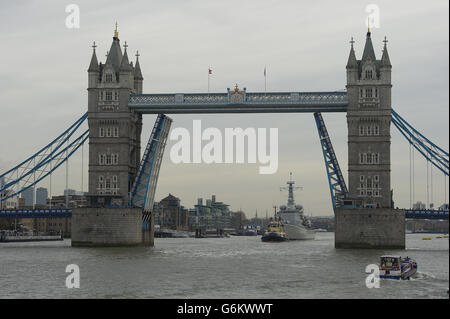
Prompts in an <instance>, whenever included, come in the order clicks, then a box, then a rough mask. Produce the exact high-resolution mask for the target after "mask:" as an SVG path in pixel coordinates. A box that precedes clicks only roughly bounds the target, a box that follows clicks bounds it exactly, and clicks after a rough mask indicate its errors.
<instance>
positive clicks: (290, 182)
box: [280, 172, 303, 207]
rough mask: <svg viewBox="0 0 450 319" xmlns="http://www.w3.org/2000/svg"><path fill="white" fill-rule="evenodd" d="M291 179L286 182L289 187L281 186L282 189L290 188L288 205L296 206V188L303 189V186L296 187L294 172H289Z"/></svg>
mask: <svg viewBox="0 0 450 319" xmlns="http://www.w3.org/2000/svg"><path fill="white" fill-rule="evenodd" d="M289 176H290V178H289V181H287V182H286V184H288V187H280V191H282V190H286V189H287V190H288V202H287V206H288V207H294V206H295V201H294V190H297V189H303V187H294V184H295V182H294V181H293V180H292V172H290V173H289Z"/></svg>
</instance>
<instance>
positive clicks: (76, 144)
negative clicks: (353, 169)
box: [0, 32, 449, 229]
mask: <svg viewBox="0 0 450 319" xmlns="http://www.w3.org/2000/svg"><path fill="white" fill-rule="evenodd" d="M369 40H370V32H369V33H368V41H369ZM114 43H115V44H113V46H114V52H115V55H116V56H115V57H116V59H119V58H120V59H122V53H121V52H119V50H120V46H119V45H118V34H117V35H116V34H115V37H114ZM369 44H370V46H371V42H370V43H369ZM366 47H367V43H366ZM125 48H126V45H125ZM385 49H386V46H385ZM372 50H373V49H372ZM352 52H353V43H352ZM365 52H366V50H365ZM352 54H353V55H354V53H351V55H352ZM385 54H386V55H387V51H385ZM385 54H384V55H383V59H385ZM365 55H366V53H365ZM371 55H373V53H371V52H369V54H367V59H368V61H369V62H368V63H369V64H370V63H372V64H371V65H374V68H375V67H377V66H376V63H374V62H373V61H372V62H371V60H370V58H371ZM137 56H138V55H137ZM94 58H95V63H92V62H91V66H90V70H89V71H90V72H91V73H92V77H91V73H90V81H91V82H92V83H94V84H95V83H97V81H100V79H99V78H98V75H96V73H95V72H99V71H98V66H97V65H96V62H97V60H96V57H95V47H94V54H93V60H92V61H94ZM125 58H126V62H127V63H128V58H127V55H126V51H125V53H124V56H123V59H122V63H121V64H120V68H119V66H116V65H115V64H114V63H112V64H111V65H109V66H108V64H106V66H105V65H103V66H102V64H101V63H100V66H101V67H105V69H106V70H107V69H108V67H109V68H111V70H113V69H114V67H117V68H118V70H119V71H120V72H122V73H123V74H127V73H126V72H131V71H130V69H129V67H128V65H127V64H126V63H124V62H123V60H124V59H125ZM351 58H352V56H351ZM363 58H364V57H363ZM353 59H354V56H353ZM387 59H388V58H387ZM349 61H350V59H349ZM107 62H108V61H107ZM119 62H120V61H119ZM381 62H383V60H382V61H381ZM352 63H353V64H354V63H356V62H349V65H350V66H351V67H352ZM377 63H378V62H377ZM116 64H117V62H116ZM131 65H132V64H131ZM138 66H139V64H138V61H137V63H136V67H135V68H136V69H135V70H137V68H138ZM100 69H101V68H100ZM135 72H136V71H135ZM366 72H367V71H366ZM122 73H120V74H122ZM117 74H118V73H117ZM113 78H114V77H113ZM134 79H135V81H136V79H138V80H140V81H141V82H140V83H139V81H138V85H140V90H141V89H142V75H141V74H140V68H139V72H138V75H137V77H136V73H135V78H134ZM91 82H90V83H91ZM348 94H349V93H348V92H347V91H345V90H344V91H330V92H264V93H262V92H247V90H246V89H245V88H244V89H243V90H239V89H238V87H237V85H236V87H235V89H234V90H230V89H228V91H227V92H226V93H198V94H192V93H190V94H182V93H176V94H140V93H138V94H136V93H132V94H130V95H129V98H128V102H127V107H128V109H129V110H130V111H131V112H134V113H135V114H137V115H139V116H141V115H142V114H158V117H157V119H156V122H155V126H154V128H153V131H152V133H151V136H150V139H149V141H148V143H147V147H146V149H145V152H144V154H143V157H142V159H141V161H140V165H139V167H138V169H137V173H136V176H135V178H134V180H132V181H131V188H130V190H129V195H128V203H125V206H127V207H139V208H142V210H143V227H144V228H146V229H149V227H150V225H149V224H150V221H151V210H152V206H153V201H154V196H155V190H156V185H157V181H158V175H159V168H160V165H161V160H162V156H163V152H164V147H165V144H166V140H167V136H168V133H169V130H170V125H171V123H172V120H171V119H170V118H169V117H167V116H165V115H164V114H199V113H237V114H239V113H304V112H311V113H314V118H315V122H316V126H317V130H318V134H319V141H320V145H321V148H322V152H323V157H324V162H325V168H326V172H327V177H328V182H329V188H330V195H331V202H332V206H333V208H334V209H336V208H340V207H346V206H349V205H350V206H351V205H352V204H351V202H350V201H348V200H347V199H348V193H349V191H348V189H347V186H346V183H345V180H344V177H343V174H342V172H341V169H340V166H339V163H338V160H337V158H336V154H335V152H334V150H333V147H332V143H331V140H330V137H329V134H328V132H327V129H326V126H325V122H324V120H323V118H322V115H321V113H323V112H347V108H348V107H349V95H348ZM371 94H372V93H371ZM101 96H102V97H103V93H101ZM365 98H366V99H368V98H367V97H365ZM107 99H108V95H107V94H106V100H107ZM370 99H372V98H371V97H370ZM102 103H106V102H102ZM103 105H106V104H102V106H101V107H105V106H103ZM99 108H100V104H99ZM105 110H106V111H108V112H109V111H111V110H110V109H105ZM87 118H88V113H86V114H84V115H83V116H82V117H81V118H80V119H79V120H77V121H76V122H75V123H74V124H73V125H71V126H70V127H69V128H68V129H67V130H66V131H65V132H64V133H62V134H61V135H60V136H58V137H57V138H56V139H55V140H53V141H52V142H51V143H49V144H48V145H47V146H46V147H44V148H43V149H41V150H40V151H39V152H37V153H36V154H34V155H33V156H31V157H29V158H28V159H27V160H25V161H24V162H22V163H20V164H19V165H17V166H16V167H14V168H12V169H11V170H8V171H7V172H6V173H3V174H1V175H0V194H2V196H1V198H0V203H1V202H3V201H5V200H6V199H8V198H10V197H13V196H16V195H18V194H20V193H21V192H22V191H24V190H26V189H28V188H30V187H33V186H34V185H36V184H37V183H39V182H40V181H42V180H43V179H44V178H45V177H47V176H49V175H50V174H51V173H52V172H53V171H55V170H56V169H58V168H59V167H60V166H61V165H62V163H64V162H65V161H67V160H68V159H69V158H70V157H71V155H73V153H74V152H75V151H76V150H78V149H79V148H80V146H81V145H83V143H84V142H86V140H87V139H88V135H89V130H82V129H81V124H82V123H83V122H84V121H85V120H86V119H87ZM391 121H392V123H393V124H394V126H395V127H396V128H397V129H399V131H400V132H401V134H402V135H403V136H404V137H405V138H406V139H407V140H408V142H409V143H410V144H411V145H413V146H414V147H415V148H416V149H417V150H418V151H419V152H420V154H422V155H423V156H424V157H425V159H426V160H427V161H428V162H430V163H432V164H433V165H434V166H435V167H437V168H438V169H439V170H440V171H441V172H442V173H443V174H445V175H446V176H448V173H449V167H448V160H449V159H448V152H445V151H444V150H443V149H442V148H440V147H438V146H437V145H435V144H434V143H432V142H431V141H430V140H429V139H427V138H426V137H425V136H423V135H422V134H421V133H419V132H418V131H417V130H416V129H414V127H413V126H412V125H410V124H409V123H407V122H406V121H405V120H404V119H403V118H402V117H401V116H400V115H398V113H397V112H395V111H394V110H392V115H391ZM76 134H79V136H78V137H77V138H74V136H75V135H76ZM70 138H73V140H72V142H70ZM1 181H3V183H1ZM0 212H1V214H0V217H8V216H9V217H10V216H13V215H12V214H14V212H13V211H11V210H8V211H6V210H3V211H0ZM27 212H28V213H29V214H33V216H35V217H36V216H42V217H46V216H48V214H50V212H49V210H43V211H40V212H37V211H32V210H29V211H27ZM27 212H25V213H24V212H23V211H21V212H20V216H23V214H27ZM54 213H55V212H52V214H54ZM63 213H64V214H68V213H70V212H68V211H64V212H61V214H63ZM406 216H407V218H434V217H435V218H448V211H444V212H442V211H440V212H433V211H428V212H425V213H424V212H417V213H415V212H414V211H407V212H406Z"/></svg>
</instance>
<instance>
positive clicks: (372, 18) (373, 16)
mask: <svg viewBox="0 0 450 319" xmlns="http://www.w3.org/2000/svg"><path fill="white" fill-rule="evenodd" d="M366 12H367V13H368V14H369V15H368V16H366V19H365V21H364V22H365V24H366V27H367V28H370V29H373V28H376V29H379V28H380V7H379V6H378V5H377V4H373V3H372V4H368V5H367V6H366Z"/></svg>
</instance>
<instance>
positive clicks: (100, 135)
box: [88, 24, 143, 206]
mask: <svg viewBox="0 0 450 319" xmlns="http://www.w3.org/2000/svg"><path fill="white" fill-rule="evenodd" d="M93 48H94V51H93V53H92V59H91V63H90V65H89V69H88V78H89V85H88V112H89V116H88V123H89V193H88V197H89V201H90V205H91V206H108V205H118V206H122V205H127V204H128V196H129V192H130V189H131V187H132V183H133V181H134V178H135V176H136V173H137V170H138V168H139V162H140V153H141V150H140V145H141V130H142V115H140V114H136V113H135V112H133V111H130V110H129V109H128V100H129V96H130V94H133V93H142V84H143V77H142V73H141V69H140V65H139V54H136V64H135V65H134V66H133V63H132V62H131V63H130V61H129V59H128V53H127V44H126V42H125V45H124V51H123V53H122V49H121V47H120V40H119V33H118V31H117V24H116V29H115V31H114V37H113V42H112V44H111V48H110V50H109V51H108V54H107V58H106V62H105V63H104V64H102V63H101V62H100V63H98V61H97V56H96V52H95V48H96V46H95V42H94V45H93Z"/></svg>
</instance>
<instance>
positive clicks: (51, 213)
mask: <svg viewBox="0 0 450 319" xmlns="http://www.w3.org/2000/svg"><path fill="white" fill-rule="evenodd" d="M448 212H449V211H448V210H432V209H426V210H412V209H405V218H407V219H448ZM71 216H72V209H67V208H46V209H1V210H0V218H62V217H71Z"/></svg>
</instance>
